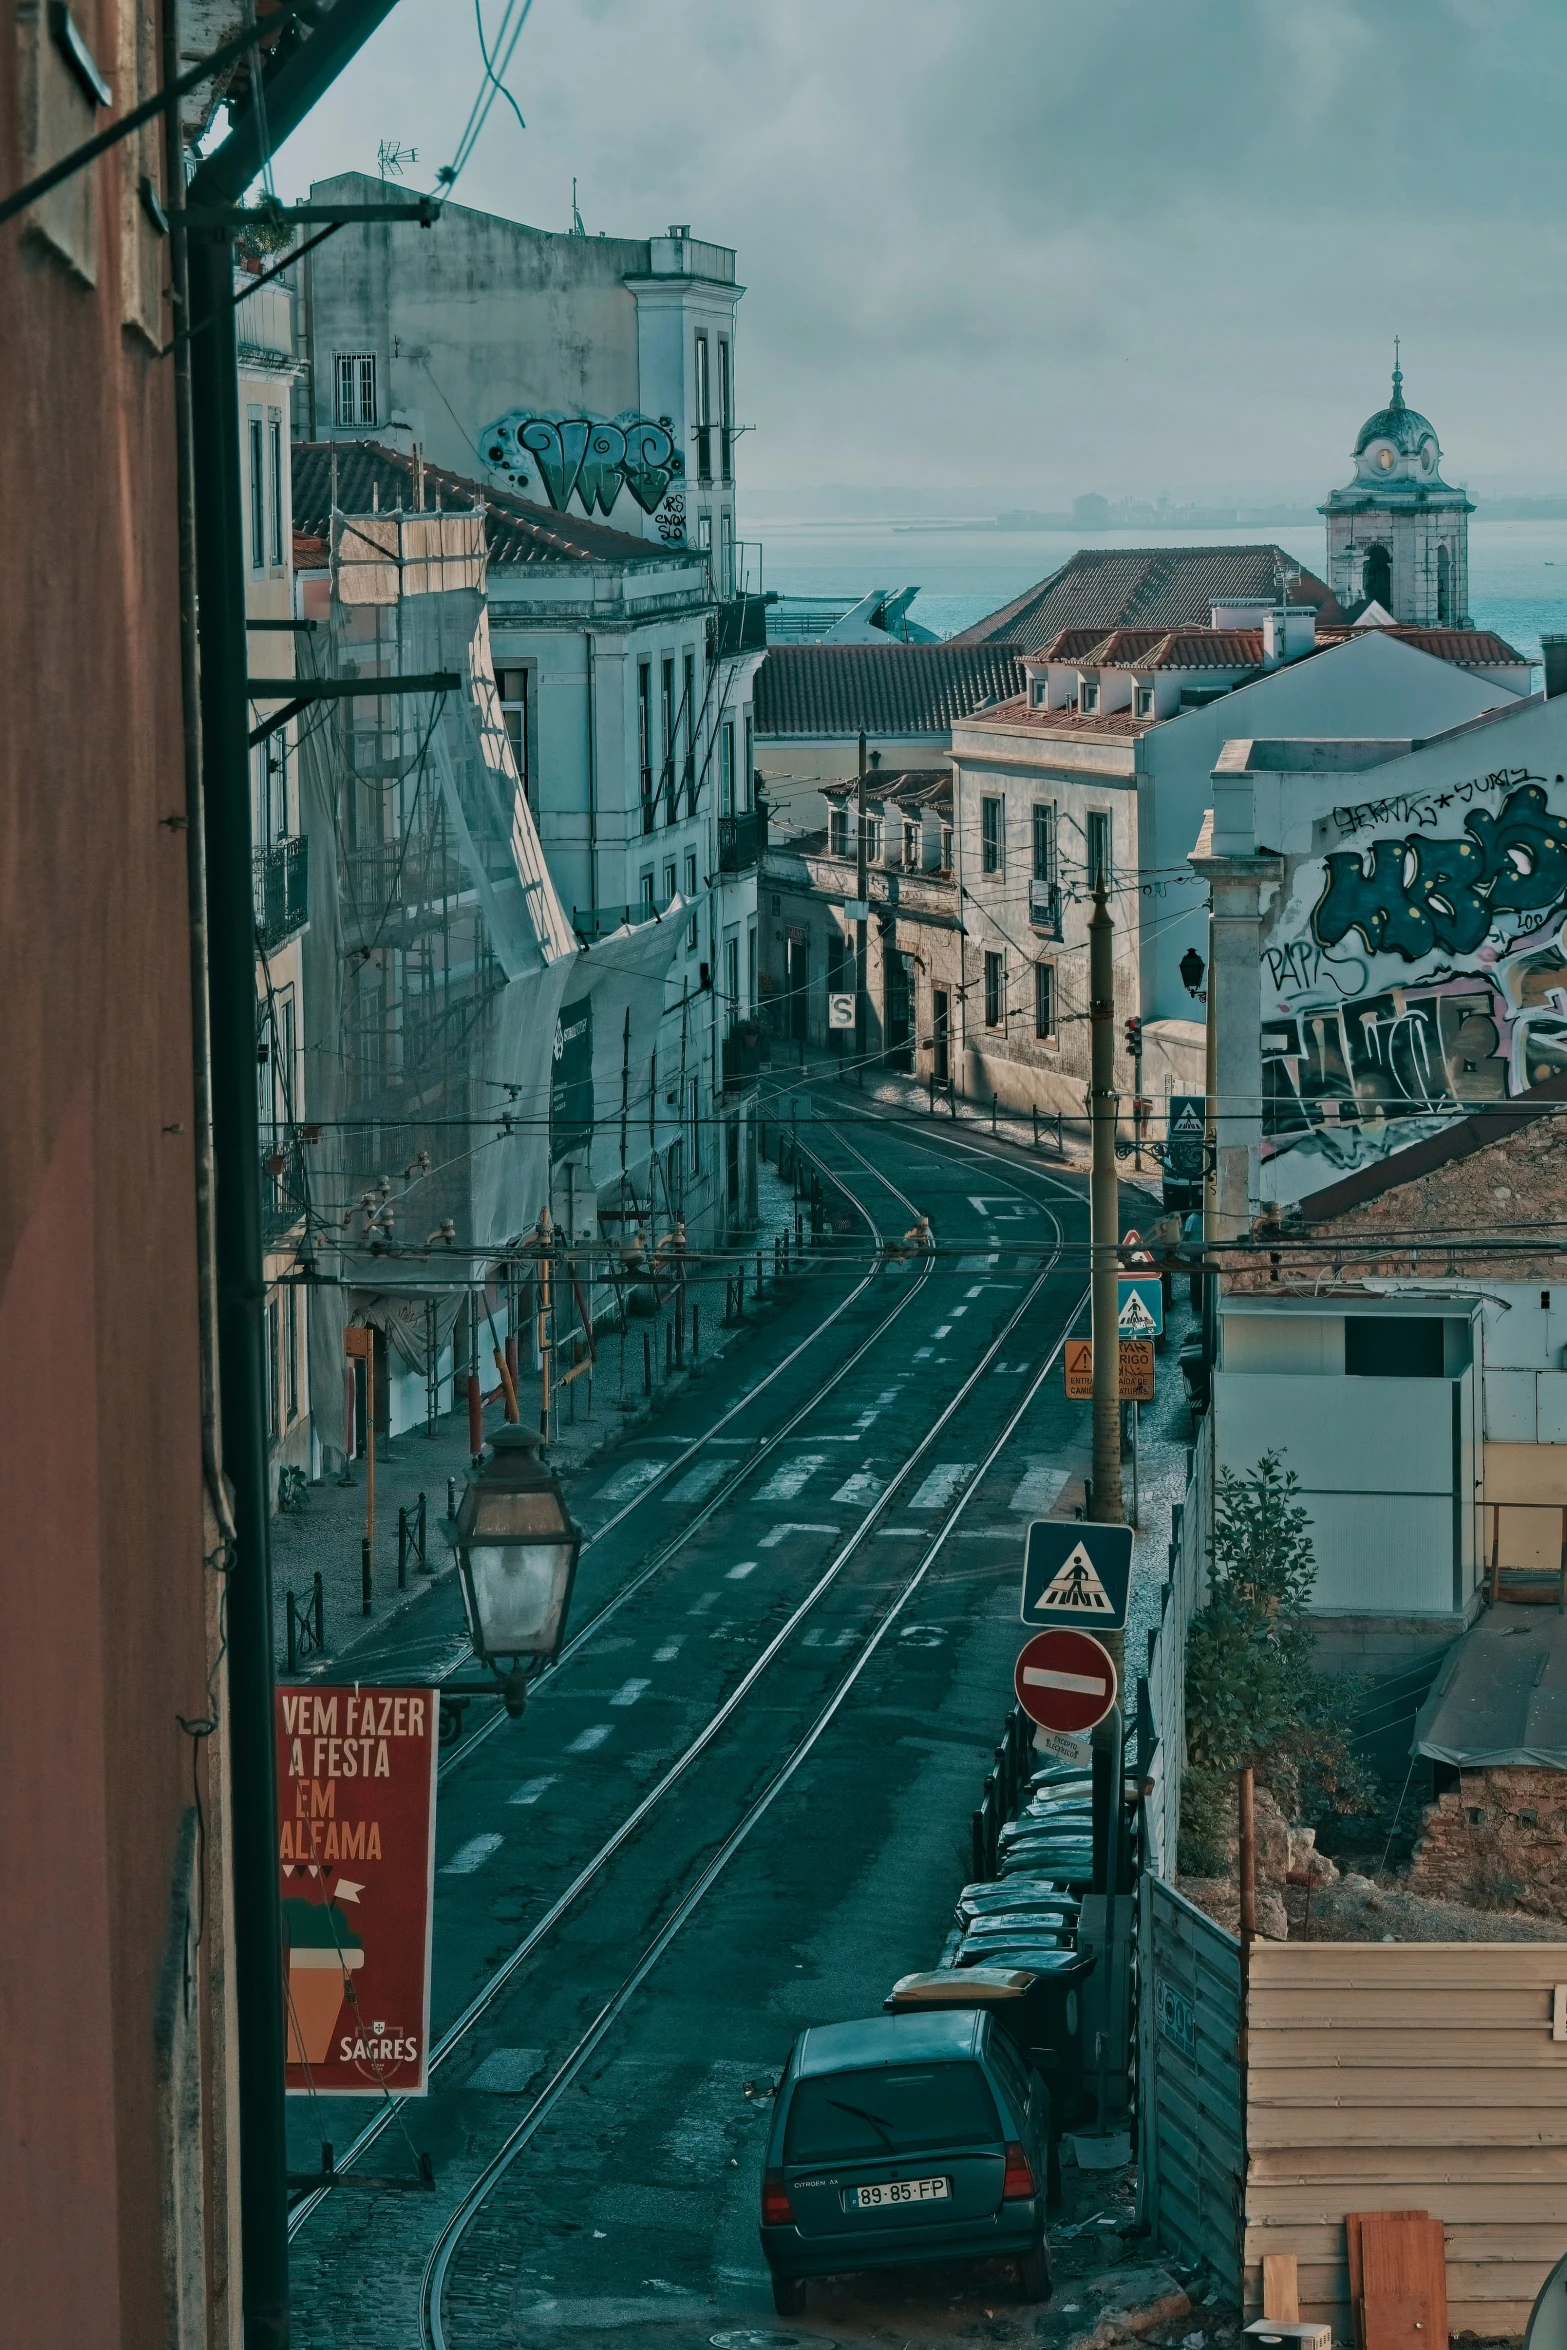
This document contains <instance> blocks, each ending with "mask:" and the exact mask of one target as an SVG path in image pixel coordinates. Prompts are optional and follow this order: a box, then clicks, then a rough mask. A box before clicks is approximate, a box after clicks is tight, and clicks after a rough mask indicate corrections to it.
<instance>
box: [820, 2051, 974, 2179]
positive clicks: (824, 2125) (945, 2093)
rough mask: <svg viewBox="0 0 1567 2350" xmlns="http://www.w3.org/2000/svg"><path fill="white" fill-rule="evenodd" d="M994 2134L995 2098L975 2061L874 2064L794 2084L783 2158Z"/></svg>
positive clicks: (894, 2150) (823, 2157) (905, 2148)
mask: <svg viewBox="0 0 1567 2350" xmlns="http://www.w3.org/2000/svg"><path fill="white" fill-rule="evenodd" d="M1000 2138H1001V2125H1000V2122H999V2121H998V2119H997V2116H996V2101H995V2099H994V2098H993V2097H992V2096H991V2094H990V2085H989V2083H988V2082H987V2081H986V2079H985V2076H984V2074H983V2073H982V2072H981V2071H980V2068H979V2066H978V2065H977V2064H973V2063H971V2062H967V2061H965V2062H962V2063H953V2064H924V2065H917V2066H897V2067H894V2066H891V2065H887V2066H882V2065H877V2066H874V2067H871V2068H868V2069H867V2070H865V2071H863V2072H847V2073H822V2074H816V2075H814V2076H812V2077H811V2078H809V2079H807V2080H803V2081H801V2082H799V2083H798V2084H797V2085H796V2088H795V2092H794V2095H793V2097H792V2098H791V2099H790V2102H789V2127H788V2132H787V2134H786V2137H785V2141H784V2160H785V2162H788V2163H801V2162H841V2161H844V2160H849V2159H853V2158H854V2157H856V2156H860V2155H867V2154H917V2153H919V2152H920V2151H921V2150H922V2149H923V2148H925V2147H927V2146H928V2147H948V2146H982V2145H990V2144H994V2143H999V2141H1000Z"/></svg>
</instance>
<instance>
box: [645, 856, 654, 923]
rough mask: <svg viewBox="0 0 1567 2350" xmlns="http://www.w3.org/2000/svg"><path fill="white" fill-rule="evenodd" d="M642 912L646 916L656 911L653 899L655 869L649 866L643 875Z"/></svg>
mask: <svg viewBox="0 0 1567 2350" xmlns="http://www.w3.org/2000/svg"><path fill="white" fill-rule="evenodd" d="M642 911H643V913H644V914H645V915H647V914H652V913H654V912H655V911H656V906H655V901H654V897H653V868H652V866H651V865H649V866H648V867H647V869H646V871H645V872H644V873H643V875H642Z"/></svg>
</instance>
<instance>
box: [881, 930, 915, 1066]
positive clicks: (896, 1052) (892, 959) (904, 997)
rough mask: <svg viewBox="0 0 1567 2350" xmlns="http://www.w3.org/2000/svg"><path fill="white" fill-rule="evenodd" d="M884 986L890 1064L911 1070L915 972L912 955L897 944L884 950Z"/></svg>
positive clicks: (887, 1051)
mask: <svg viewBox="0 0 1567 2350" xmlns="http://www.w3.org/2000/svg"><path fill="white" fill-rule="evenodd" d="M882 987H883V994H884V997H885V1007H886V1008H885V1017H886V1023H887V1026H886V1053H885V1058H886V1061H887V1065H888V1067H889V1068H893V1069H902V1070H905V1071H910V1070H912V1069H913V1066H914V1056H913V1053H912V1052H911V1050H910V1048H909V1031H910V1027H911V1024H912V1023H911V1007H912V1003H913V994H914V973H913V967H912V958H911V957H910V956H908V955H906V954H904V953H902V952H901V950H900V949H899V948H897V947H893V946H889V947H888V948H886V949H885V951H884V953H883V956H882Z"/></svg>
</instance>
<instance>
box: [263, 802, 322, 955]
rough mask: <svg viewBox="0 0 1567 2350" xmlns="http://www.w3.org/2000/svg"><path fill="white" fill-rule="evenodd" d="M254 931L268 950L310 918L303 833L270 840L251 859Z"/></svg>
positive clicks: (306, 843) (307, 849) (306, 847)
mask: <svg viewBox="0 0 1567 2350" xmlns="http://www.w3.org/2000/svg"><path fill="white" fill-rule="evenodd" d="M251 871H252V879H253V883H254V889H255V905H256V934H257V936H258V938H259V940H260V942H261V945H262V947H263V948H264V949H266V950H267V951H268V952H270V951H271V949H272V948H273V947H280V946H282V944H283V943H284V941H285V940H286V939H290V938H293V937H294V936H295V934H296V933H297V932H299V931H301V930H303V929H304V927H305V924H306V923H307V922H308V921H309V919H310V843H309V841H308V840H306V838H305V836H304V834H303V833H302V832H301V833H296V834H295V835H294V836H293V838H292V839H291V840H274V841H269V842H268V844H267V846H266V847H265V848H264V849H257V850H256V852H255V855H254V858H253V859H252V866H251Z"/></svg>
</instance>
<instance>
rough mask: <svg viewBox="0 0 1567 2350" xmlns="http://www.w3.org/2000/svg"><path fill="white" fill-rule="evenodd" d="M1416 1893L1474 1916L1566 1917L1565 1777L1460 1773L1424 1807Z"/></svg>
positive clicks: (1414, 1868) (1413, 1880) (1412, 1877)
mask: <svg viewBox="0 0 1567 2350" xmlns="http://www.w3.org/2000/svg"><path fill="white" fill-rule="evenodd" d="M1409 1889H1410V1891H1411V1892H1414V1893H1424V1894H1431V1895H1435V1896H1437V1897H1439V1898H1445V1899H1448V1900H1454V1901H1463V1902H1467V1903H1469V1904H1471V1905H1472V1906H1473V1907H1475V1908H1478V1909H1521V1910H1524V1911H1527V1912H1528V1913H1529V1914H1530V1915H1531V1916H1535V1917H1556V1916H1567V1771H1550V1770H1484V1771H1465V1772H1463V1773H1462V1776H1461V1780H1460V1784H1459V1785H1458V1787H1456V1788H1454V1789H1452V1790H1450V1792H1449V1793H1447V1794H1446V1795H1443V1796H1442V1797H1441V1798H1440V1799H1439V1800H1438V1801H1437V1802H1436V1803H1433V1804H1428V1805H1427V1807H1426V1811H1425V1815H1424V1819H1423V1822H1422V1833H1421V1838H1420V1842H1419V1843H1418V1844H1417V1845H1416V1847H1415V1853H1414V1859H1413V1862H1412V1864H1411V1867H1410V1873H1409Z"/></svg>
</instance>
